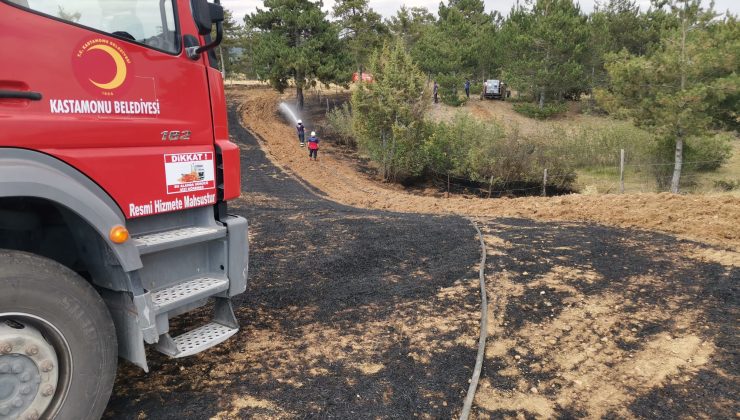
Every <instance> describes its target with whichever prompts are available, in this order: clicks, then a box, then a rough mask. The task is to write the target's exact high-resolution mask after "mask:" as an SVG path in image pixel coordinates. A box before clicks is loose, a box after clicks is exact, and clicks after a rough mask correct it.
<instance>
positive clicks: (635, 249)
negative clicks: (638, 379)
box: [474, 219, 740, 419]
mask: <svg viewBox="0 0 740 420" xmlns="http://www.w3.org/2000/svg"><path fill="white" fill-rule="evenodd" d="M482 229H483V231H484V235H485V234H486V233H485V232H494V233H495V235H496V236H497V237H499V238H500V239H502V240H504V241H506V243H507V244H508V245H507V247H506V252H504V253H501V255H495V256H489V258H488V260H487V267H486V272H487V273H502V272H506V273H508V275H509V276H510V278H511V279H512V281H513V282H515V283H518V284H520V285H523V286H524V288H525V292H524V293H523V295H522V296H519V297H517V298H515V299H510V300H509V301H508V304H507V305H506V306H505V307H504V308H502V309H503V311H504V314H503V319H504V321H505V322H506V324H505V325H504V326H503V331H502V333H501V336H502V337H516V336H517V335H516V334H517V332H518V331H520V330H521V329H522V328H523V327H524V326H526V324H529V323H547V322H550V321H552V320H553V319H555V318H557V317H558V315H559V314H560V312H561V311H562V310H564V309H565V308H566V307H567V306H570V304H567V303H565V302H564V301H565V300H566V299H569V298H570V299H571V301H572V299H573V298H577V299H581V298H583V299H586V300H588V299H599V298H600V297H605V296H607V295H612V296H613V295H617V296H620V299H621V303H622V304H623V307H622V308H620V309H619V313H620V315H621V316H622V317H623V320H620V321H617V322H616V323H615V324H614V325H613V327H612V330H611V331H609V332H606V333H605V335H606V336H607V337H608V338H609V339H610V340H614V341H615V342H616V344H617V346H618V347H619V348H620V349H621V350H624V351H626V352H629V353H630V354H635V353H638V352H640V350H642V349H643V346H644V344H645V343H648V342H650V341H651V340H653V339H654V338H655V337H656V336H657V335H658V334H661V333H670V334H672V335H677V336H682V335H686V334H698V335H699V336H700V338H701V339H702V340H706V341H709V342H712V343H714V345H715V346H716V351H715V352H714V354H713V355H712V357H711V359H710V361H709V363H707V364H706V365H705V366H704V367H703V368H701V369H700V370H699V371H698V372H696V373H695V374H692V376H691V379H690V380H689V381H686V382H683V383H675V382H674V381H670V380H669V381H667V382H668V383H665V384H664V385H663V386H659V387H656V388H653V389H650V390H647V391H645V390H640V389H634V390H632V391H631V395H632V396H633V397H634V399H633V401H632V402H631V403H630V404H629V405H628V407H626V408H627V411H628V412H629V413H630V414H631V415H632V416H634V417H636V418H645V419H676V418H732V417H736V416H737V414H736V413H738V412H740V402H739V400H738V398H737V390H738V372H740V370H739V369H740V366H739V365H740V340H739V339H738V337H740V326H739V325H738V317H739V316H740V288H739V287H738V281H740V269H739V268H737V267H731V266H724V265H721V264H718V263H715V262H711V261H700V260H697V259H695V258H691V257H690V256H689V255H686V254H685V253H684V251H683V250H682V245H686V246H690V247H701V248H704V247H706V248H709V247H707V246H706V245H702V244H700V243H696V242H691V241H687V240H682V239H677V238H676V237H673V236H670V235H665V234H660V233H655V232H647V231H638V230H631V229H621V228H614V227H607V226H600V225H594V224H588V223H553V222H537V221H532V220H522V219H497V220H492V221H488V222H487V223H485V224H484V226H482ZM556 266H565V267H572V268H575V269H583V270H588V271H592V272H594V273H596V274H597V275H598V277H597V279H598V280H597V281H586V280H585V279H584V280H583V281H579V280H575V281H573V280H572V281H569V282H568V285H569V286H572V288H573V292H567V291H563V290H555V289H546V288H544V287H542V286H537V287H532V288H529V287H528V285H529V284H531V283H533V282H535V281H536V280H537V279H539V278H541V277H542V276H544V275H547V274H548V273H550V272H552V270H553V269H554V268H555V267H556ZM494 275H495V274H494ZM641 276H647V277H650V278H652V279H653V280H652V281H649V282H642V283H640V284H639V285H637V284H634V283H633V279H635V278H638V277H641ZM540 292H542V294H541V293H540ZM493 299H495V297H493ZM545 302H547V304H545ZM637 312H640V313H642V315H640V316H638V318H633V317H632V316H633V314H635V313H637ZM686 312H696V313H698V314H699V315H698V317H697V318H696V319H695V320H694V322H693V323H692V324H687V325H683V326H682V325H680V324H682V321H679V320H678V318H679V316H680V315H681V314H683V313H686ZM645 313H648V314H654V315H655V319H656V320H655V321H653V322H650V321H649V320H648V321H647V322H646V320H645V319H644V318H641V317H642V316H644V314H645ZM585 316H586V318H584V320H583V323H584V324H588V322H589V317H590V316H589V314H588V313H586V314H585ZM625 320H626V321H625ZM573 333H574V332H573ZM573 333H564V335H563V337H561V338H560V340H567V339H568V337H569V335H568V334H573ZM489 338H490V339H491V340H496V339H497V338H500V337H496V336H494V337H490V336H489ZM597 339H598V337H597ZM625 339H627V340H625ZM542 341H544V340H542ZM517 344H518V345H521V346H526V343H524V342H518V343H517ZM561 350H562V349H561ZM511 352H512V353H511V356H513V355H514V354H516V353H515V352H514V350H513V349H512V350H511ZM532 363H537V364H539V363H545V364H546V365H547V364H548V363H549V360H547V358H542V357H536V356H533V355H532V354H531V353H530V354H529V355H528V356H525V357H523V358H522V363H521V364H519V369H520V371H521V375H520V378H522V379H523V380H524V381H525V382H526V383H528V384H538V383H539V382H540V381H542V382H543V383H553V384H555V385H557V386H556V387H553V388H551V389H547V388H546V389H542V388H541V387H540V389H541V391H540V394H541V395H545V396H548V397H550V398H552V399H553V400H555V399H556V398H557V392H558V389H559V383H560V380H559V379H557V377H556V375H557V374H558V373H559V372H558V371H556V370H553V369H552V365H550V367H548V368H545V369H541V370H537V371H531V370H528V369H527V365H531V364H532ZM505 367H506V362H505V361H504V360H503V359H501V358H491V359H486V361H485V363H484V375H483V377H484V378H486V379H487V380H489V381H490V382H491V384H492V385H493V387H494V388H496V389H498V390H501V391H509V390H512V389H516V387H517V384H516V380H515V379H514V380H512V377H511V376H504V375H500V374H498V371H500V370H502V369H503V368H505ZM560 373H562V372H560ZM669 379H670V378H669ZM578 403H579V402H578V401H570V402H569V404H565V405H563V406H560V405H557V404H555V407H554V408H555V411H556V413H557V415H558V417H560V418H582V417H587V413H583V412H579V410H578V408H577V407H578ZM474 412H475V413H476V415H477V418H503V417H505V416H509V415H511V413H510V412H506V411H504V410H499V411H488V410H485V409H482V408H477V409H475V410H474ZM526 414H527V416H528V417H527V418H529V416H532V418H534V417H533V416H534V413H531V412H530V413H526ZM606 417H607V418H620V417H621V416H620V415H617V414H616V413H607V414H606Z"/></svg>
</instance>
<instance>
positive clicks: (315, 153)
mask: <svg viewBox="0 0 740 420" xmlns="http://www.w3.org/2000/svg"><path fill="white" fill-rule="evenodd" d="M311 158H313V160H319V138H318V137H316V132H315V131H312V132H311V137H309V138H308V159H309V160H311Z"/></svg>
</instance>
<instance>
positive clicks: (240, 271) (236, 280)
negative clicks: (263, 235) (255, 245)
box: [221, 215, 249, 297]
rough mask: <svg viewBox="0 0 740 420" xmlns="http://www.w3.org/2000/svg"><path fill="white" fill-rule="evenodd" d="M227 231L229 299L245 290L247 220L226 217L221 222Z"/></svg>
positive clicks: (247, 253)
mask: <svg viewBox="0 0 740 420" xmlns="http://www.w3.org/2000/svg"><path fill="white" fill-rule="evenodd" d="M221 223H223V224H224V225H226V228H227V229H228V248H227V253H228V261H229V262H228V268H227V275H228V276H229V297H231V296H234V295H238V294H240V293H244V291H245V290H247V275H248V270H249V239H248V236H249V226H248V224H247V219H245V218H243V217H239V216H234V215H228V216H226V217H225V218H223V219H222V220H221Z"/></svg>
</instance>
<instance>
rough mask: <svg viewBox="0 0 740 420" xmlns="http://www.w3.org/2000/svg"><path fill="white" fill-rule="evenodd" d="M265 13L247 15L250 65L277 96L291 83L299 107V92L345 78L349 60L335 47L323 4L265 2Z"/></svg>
mask: <svg viewBox="0 0 740 420" xmlns="http://www.w3.org/2000/svg"><path fill="white" fill-rule="evenodd" d="M264 5H265V9H264V10H262V9H259V8H258V9H257V11H256V12H255V13H252V14H250V15H247V16H246V17H245V18H244V19H245V23H246V26H247V28H248V29H249V30H251V31H252V32H253V42H254V45H253V55H254V57H253V58H254V65H255V69H256V72H257V74H258V76H260V77H261V78H263V79H267V80H269V81H270V84H271V85H272V86H273V87H274V88H275V89H277V90H278V91H280V92H282V91H284V90H285V89H286V88H287V87H288V86H289V82H290V81H291V80H292V81H293V82H294V83H295V88H296V97H297V102H298V106H299V107H300V108H303V102H304V101H303V89H305V88H306V87H307V86H311V85H313V84H315V83H316V81H320V82H322V83H331V82H342V83H346V81H347V80H348V79H349V71H348V70H349V68H350V66H349V60H348V57H347V55H346V54H345V52H344V51H343V50H342V48H341V44H340V43H339V33H338V30H337V28H336V27H335V26H334V25H332V24H331V23H330V22H329V21H328V20H327V19H326V13H324V12H323V11H322V10H321V6H322V2H320V1H319V2H312V1H309V0H265V2H264Z"/></svg>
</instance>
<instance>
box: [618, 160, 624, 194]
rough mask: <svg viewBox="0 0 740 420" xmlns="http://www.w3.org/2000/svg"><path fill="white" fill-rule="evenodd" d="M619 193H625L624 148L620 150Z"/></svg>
mask: <svg viewBox="0 0 740 420" xmlns="http://www.w3.org/2000/svg"><path fill="white" fill-rule="evenodd" d="M619 193H620V194H624V149H620V150H619Z"/></svg>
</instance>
